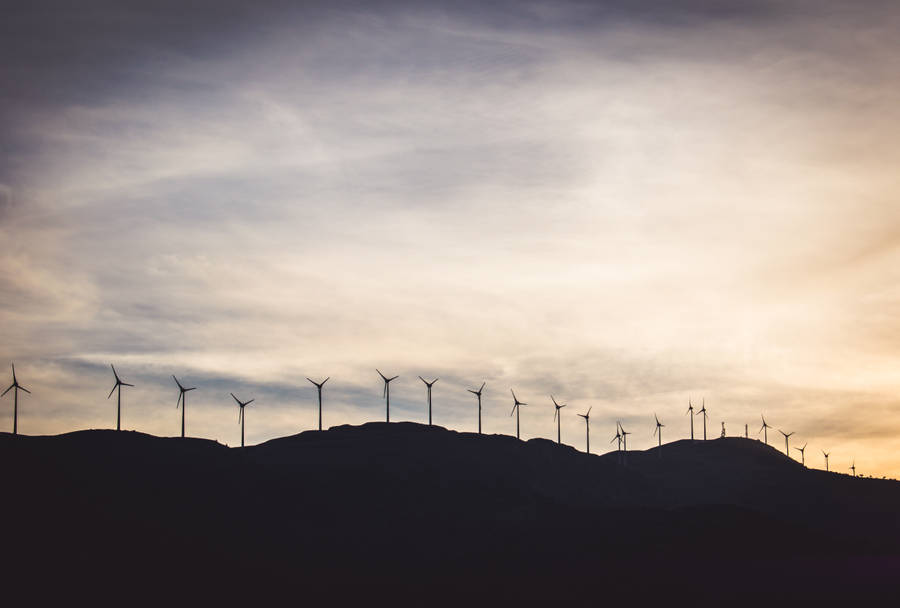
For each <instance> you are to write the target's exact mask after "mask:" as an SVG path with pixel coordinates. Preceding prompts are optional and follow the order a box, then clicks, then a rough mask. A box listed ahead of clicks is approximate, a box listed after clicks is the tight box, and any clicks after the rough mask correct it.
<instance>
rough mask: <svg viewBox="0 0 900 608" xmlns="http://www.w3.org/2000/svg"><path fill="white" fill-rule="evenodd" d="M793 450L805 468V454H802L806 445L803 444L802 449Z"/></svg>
mask: <svg viewBox="0 0 900 608" xmlns="http://www.w3.org/2000/svg"><path fill="white" fill-rule="evenodd" d="M807 443H808V442H807ZM794 449H795V450H797V451H798V452H800V464H801V465H803V466H806V454H804V452H805V451H806V443H804V444H803V447H802V448H794Z"/></svg>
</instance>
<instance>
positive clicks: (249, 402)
mask: <svg viewBox="0 0 900 608" xmlns="http://www.w3.org/2000/svg"><path fill="white" fill-rule="evenodd" d="M254 401H256V399H251V400H250V401H248V402H247V403H245V404H244V405H250V404H251V403H253V402H254Z"/></svg>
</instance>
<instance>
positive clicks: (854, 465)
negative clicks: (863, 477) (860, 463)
mask: <svg viewBox="0 0 900 608" xmlns="http://www.w3.org/2000/svg"><path fill="white" fill-rule="evenodd" d="M850 470H851V471H853V476H854V477H856V461H855V460H854V461H853V463H852V464H851V465H850Z"/></svg>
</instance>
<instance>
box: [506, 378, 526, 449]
mask: <svg viewBox="0 0 900 608" xmlns="http://www.w3.org/2000/svg"><path fill="white" fill-rule="evenodd" d="M509 392H511V393H512V396H513V402H514V405H513V409H512V412H510V413H509V415H510V416H512V415H513V412H515V414H516V439H518V438H519V406H520V405H528V404H527V403H525V402H523V401H519V398H518V397H516V393H515V392H514V391H513V390H512V389H509Z"/></svg>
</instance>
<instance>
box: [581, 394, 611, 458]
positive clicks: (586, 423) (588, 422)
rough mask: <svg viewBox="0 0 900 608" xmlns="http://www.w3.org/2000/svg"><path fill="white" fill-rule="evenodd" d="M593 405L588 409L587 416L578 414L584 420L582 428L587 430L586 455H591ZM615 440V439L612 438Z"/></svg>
mask: <svg viewBox="0 0 900 608" xmlns="http://www.w3.org/2000/svg"><path fill="white" fill-rule="evenodd" d="M593 407H594V406H593V405H592V406H591V407H589V408H588V411H587V414H578V415H579V416H581V417H582V418H584V427H585V429H586V430H587V449H586V450H585V451H586V452H587V453H588V454H590V453H591V409H593ZM613 439H615V437H613Z"/></svg>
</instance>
